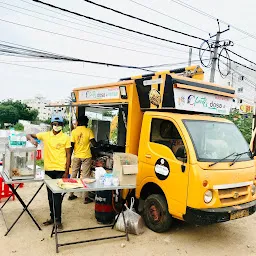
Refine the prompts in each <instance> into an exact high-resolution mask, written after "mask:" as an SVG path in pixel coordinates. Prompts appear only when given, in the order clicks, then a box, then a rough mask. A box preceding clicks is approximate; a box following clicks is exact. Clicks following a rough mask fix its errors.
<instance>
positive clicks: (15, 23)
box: [0, 19, 184, 59]
mask: <svg viewBox="0 0 256 256" xmlns="http://www.w3.org/2000/svg"><path fill="white" fill-rule="evenodd" d="M0 21H3V22H6V23H9V24H13V25H17V26H21V27H26V28H29V29H33V30H37V31H42V32H46V33H50V34H54V35H58V36H63V37H67V38H72V39H76V40H79V41H84V42H90V43H94V44H99V45H104V46H108V47H112V48H117V49H122V50H127V51H132V52H139V53H144V54H148V55H155V56H161V57H166V58H174V57H173V56H167V55H162V54H157V53H152V52H146V51H140V50H135V49H131V48H127V47H121V46H116V45H112V44H106V43H101V42H98V41H93V40H89V39H84V38H79V37H75V36H70V35H66V34H61V33H57V32H53V31H49V30H45V29H40V28H36V27H32V26H28V25H24V24H21V23H17V22H12V21H8V20H3V19H0ZM175 58H176V57H175ZM181 59H184V58H181Z"/></svg>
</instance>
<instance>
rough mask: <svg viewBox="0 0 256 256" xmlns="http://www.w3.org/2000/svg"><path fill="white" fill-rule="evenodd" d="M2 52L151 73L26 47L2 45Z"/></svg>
mask: <svg viewBox="0 0 256 256" xmlns="http://www.w3.org/2000/svg"><path fill="white" fill-rule="evenodd" d="M0 52H1V53H6V54H8V55H9V56H20V57H32V58H39V59H51V60H65V61H72V62H82V63H89V64H97V65H103V66H111V67H117V68H128V69H140V70H144V71H150V70H147V69H145V68H141V67H138V66H129V65H121V64H114V63H108V62H100V61H92V60H85V59H80V58H73V57H69V56H65V55H59V54H49V53H47V52H44V51H41V50H31V49H29V48H26V47H16V46H10V45H6V44H0Z"/></svg>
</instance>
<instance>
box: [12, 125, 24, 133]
mask: <svg viewBox="0 0 256 256" xmlns="http://www.w3.org/2000/svg"><path fill="white" fill-rule="evenodd" d="M13 128H14V130H15V131H24V125H23V124H21V123H16V124H15V125H14V126H13Z"/></svg>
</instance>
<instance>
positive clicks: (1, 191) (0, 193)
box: [0, 177, 15, 202]
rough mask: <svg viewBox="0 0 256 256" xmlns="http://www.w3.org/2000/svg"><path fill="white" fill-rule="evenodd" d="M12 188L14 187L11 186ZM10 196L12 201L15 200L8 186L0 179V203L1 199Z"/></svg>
mask: <svg viewBox="0 0 256 256" xmlns="http://www.w3.org/2000/svg"><path fill="white" fill-rule="evenodd" d="M12 186H13V187H14V185H12ZM9 196H12V200H15V195H14V194H13V193H12V191H11V190H10V188H9V186H8V185H7V184H5V183H4V179H3V178H2V177H0V202H1V199H2V198H8V197H9Z"/></svg>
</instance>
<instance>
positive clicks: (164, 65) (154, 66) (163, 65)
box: [142, 60, 201, 68]
mask: <svg viewBox="0 0 256 256" xmlns="http://www.w3.org/2000/svg"><path fill="white" fill-rule="evenodd" d="M200 61H201V60H191V62H192V63H196V62H200ZM187 63H188V61H186V62H179V63H166V64H159V65H152V66H143V67H142V68H158V67H166V66H174V65H181V64H187Z"/></svg>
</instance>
